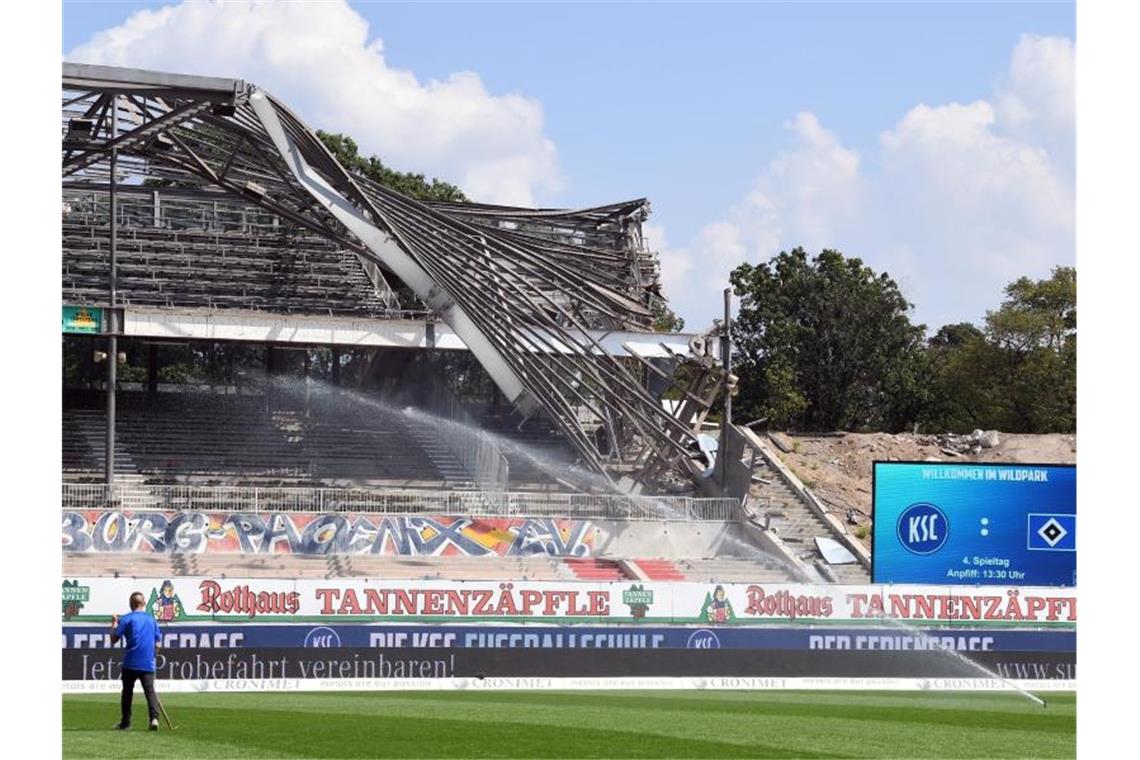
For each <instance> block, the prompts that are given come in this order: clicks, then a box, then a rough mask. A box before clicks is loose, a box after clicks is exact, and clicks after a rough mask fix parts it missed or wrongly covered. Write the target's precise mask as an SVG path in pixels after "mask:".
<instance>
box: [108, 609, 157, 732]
mask: <svg viewBox="0 0 1140 760" xmlns="http://www.w3.org/2000/svg"><path fill="white" fill-rule="evenodd" d="M130 604H131V611H130V612H129V613H127V614H126V615H123V617H122V619H120V618H119V616H118V615H112V616H111V643H112V644H118V643H119V639H126V641H127V644H126V652H125V653H124V655H123V696H122V699H121V701H120V704H121V706H122V711H123V718H122V720H120V721H119V725H117V726H115V728H117V729H119V730H121V731H123V730H126V729H128V728H130V727H131V702H132V701H134V697H135V681H141V682H142V687H143V693H144V694H146V706H147V709H148V710H149V711H150V730H151V731H157V730H158V697H157V696H156V695H155V693H154V652H155V649H156V648H157V647H158V642H159V632H158V622H157V621H156V620H155V619H154V616H153V615H151V614H150V613H148V612H147V611H146V610H145V609H144V608H145V607H146V599H145V598H144V597H143V595H142V594H140V593H139V592H138V591H136V592H135V593H133V594H131V601H130Z"/></svg>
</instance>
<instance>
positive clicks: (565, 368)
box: [61, 63, 723, 485]
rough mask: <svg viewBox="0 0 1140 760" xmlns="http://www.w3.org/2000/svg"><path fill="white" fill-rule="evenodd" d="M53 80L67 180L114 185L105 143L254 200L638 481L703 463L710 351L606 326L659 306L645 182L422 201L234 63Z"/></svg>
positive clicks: (148, 170) (591, 460)
mask: <svg viewBox="0 0 1140 760" xmlns="http://www.w3.org/2000/svg"><path fill="white" fill-rule="evenodd" d="M62 84H63V104H62V109H61V115H62V121H63V127H64V138H63V144H62V152H63V161H62V175H63V179H64V183H65V187H67V186H88V187H90V186H102V187H107V186H108V185H109V184H110V180H111V177H110V162H109V158H110V157H111V155H112V153H114V154H115V156H116V159H117V170H116V177H115V182H116V183H122V184H123V185H125V186H132V185H133V186H136V187H137V186H139V185H150V186H163V187H169V186H174V187H181V188H191V189H193V190H194V191H207V192H211V193H216V194H218V195H219V196H222V197H231V198H240V199H241V201H242V202H244V203H252V204H254V205H256V206H258V207H260V208H261V209H264V210H265V211H267V212H270V213H272V214H274V215H276V216H278V217H280V218H281V219H282V220H286V221H288V222H290V223H292V224H295V225H298V226H300V227H304V228H306V229H308V230H311V231H313V232H315V233H317V234H319V235H321V236H323V237H325V238H327V239H328V240H331V241H334V242H335V243H336V244H338V245H340V246H343V247H345V248H347V249H349V250H351V251H353V252H354V253H355V254H356V255H357V256H358V257H359V258H360V259H361V261H362V263H364V265H365V269H366V271H367V272H368V274H369V277H370V278H371V279H372V281H373V284H374V285H376V287H377V290H378V291H379V292H381V293H387V294H388V295H389V296H391V297H392V298H393V299H394V298H395V296H394V290H393V288H392V286H391V285H390V282H394V281H396V280H398V281H399V282H401V283H403V284H404V285H405V286H407V287H409V288H410V289H411V290H412V291H413V292H414V293H415V294H416V296H417V297H418V298H419V299H420V300H421V301H422V302H423V303H424V304H425V305H426V306H427V307H428V308H429V309H430V310H431V311H433V312H435V313H436V314H437V315H438V316H439V317H440V318H441V319H442V320H443V321H444V322H446V323H447V324H448V325H449V326H450V328H451V329H452V330H453V331H454V333H455V334H456V335H457V336H459V338H460V339H461V340H462V342H463V343H464V344H465V345H466V346H467V347H468V348H469V349H470V350H471V351H472V353H473V354H474V355H475V357H476V358H477V359H478V360H479V362H480V363H481V364H482V365H483V367H484V368H485V369H486V370H487V372H488V374H489V375H490V377H491V378H492V379H493V380H494V382H495V384H496V385H497V386H498V388H499V389H500V390H501V391H502V392H503V393H504V395H505V396H506V397H507V398H508V399H509V400H510V401H511V402H512V403H514V404H515V405H516V406H517V407H518V408H519V409H520V410H521V411H523V412H524V413H527V414H529V413H533V412H536V411H537V410H539V409H541V410H543V411H544V412H545V413H546V415H548V416H549V417H550V419H551V420H552V421H553V422H554V423H555V424H556V425H557V426H558V427H559V428H560V429H561V431H562V432H563V434H564V435H565V436H566V437H567V439H568V440H569V441H570V442H571V443H572V444H573V445H574V447H575V448H576V449H577V451H578V453H579V454H580V455H581V457H582V460H583V461H584V463H586V464H587V465H588V466H590V467H591V468H592V469H594V470H596V471H598V472H602V473H607V474H608V475H612V474H613V473H615V472H620V473H623V474H629V475H630V476H632V480H633V484H634V485H643V484H647V483H650V482H653V481H654V480H659V479H660V478H662V477H663V476H666V475H667V474H669V473H675V474H676V473H681V474H687V475H690V476H692V475H694V473H695V472H696V471H697V469H699V468H697V467H695V466H694V465H693V463H691V462H690V461H689V457H690V456H691V453H692V452H693V451H695V450H696V449H697V441H696V435H695V434H696V431H697V429H698V428H699V424H700V422H701V420H703V418H704V416H705V414H706V413H707V411H708V409H709V407H710V406H711V404H712V401H713V399H714V398H715V396H716V394H717V392H718V391H719V390H720V389H721V387H722V385H723V373H721V372H720V371H719V370H717V369H716V368H715V367H714V362H713V359H712V357H711V356H708V355H706V354H705V352H704V351H701V352H700V353H699V355H689V356H681V355H677V354H674V355H673V356H672V360H671V361H670V362H669V365H670V366H669V367H667V368H665V370H663V369H662V367H661V366H659V364H655V363H651V362H649V361H647V360H644V359H642V361H641V362H640V363H639V364H637V363H632V362H631V360H630V359H628V358H627V359H624V360H623V359H619V358H618V357H615V356H614V355H613V354H612V353H611V352H610V351H609V350H607V348H606V346H605V345H603V341H602V340H601V339H600V338H599V333H598V331H599V330H603V331H644V330H647V329H649V327H650V325H651V323H652V320H653V314H652V311H651V308H650V302H651V299H652V298H653V297H656V296H657V295H658V288H659V283H658V269H657V262H656V259H655V257H654V255H653V254H652V253H651V252H649V251H647V250H646V249H645V247H644V245H643V242H642V240H641V239H640V233H641V225H640V223H641V221H643V220H644V219H645V217H646V216H647V214H648V204H647V203H646V202H645V201H644V200H643V199H641V200H634V201H629V202H624V203H617V204H612V205H607V206H598V207H594V208H588V209H579V210H558V209H537V210H536V209H520V208H511V207H503V206H491V205H482V204H476V203H471V204H467V203H463V204H459V203H424V202H420V201H417V200H414V199H411V198H408V197H405V196H403V195H401V194H400V193H398V192H396V191H394V190H392V189H389V188H387V187H385V186H383V185H380V184H378V183H376V182H373V181H371V180H369V179H367V178H364V177H361V176H358V175H355V174H352V173H350V172H348V171H347V170H346V169H345V168H344V167H343V166H341V164H340V163H338V162H337V160H336V159H335V157H334V156H333V155H332V154H331V153H330V152H329V150H328V149H327V148H326V147H325V145H324V144H323V143H322V141H321V140H320V139H319V138H318V137H317V135H316V133H315V132H314V130H313V129H311V128H310V127H308V126H307V125H306V124H305V123H304V122H302V121H301V120H300V119H299V118H298V117H297V116H296V115H294V114H293V113H292V112H291V111H290V110H289V109H288V108H287V107H286V106H285V105H284V104H283V103H281V102H280V101H278V100H277V99H275V98H274V97H273V96H272V95H270V94H269V93H267V92H265V91H264V90H261V89H260V88H258V87H256V86H255V85H252V84H249V83H247V82H244V81H242V80H239V79H224V78H216V77H198V76H187V75H179V74H167V73H160V72H152V71H141V70H136V69H124V68H117V67H108V66H91V65H83V64H70V63H65V64H64V66H63V78H62ZM114 123H119V124H124V125H126V127H125V129H113V128H112V124H114ZM627 353H629V354H632V355H633V356H634V357H637V353H636V352H635V351H632V350H630V351H628V352H627ZM670 353H671V354H672V353H673V352H670ZM684 363H688V364H689V365H690V367H695V368H696V370H697V371H696V372H689V373H687V375H688V377H687V378H686V383H687V385H686V387H683V388H681V389H680V395H681V396H682V397H683V399H684V400H683V403H679V404H677V405H676V407H677V410H676V413H675V414H670V413H669V412H667V411H666V410H665V409H663V408H662V405H661V403H660V401H659V400H658V398H657V397H656V396H655V395H654V394H652V393H651V392H649V391H648V390H647V389H646V387H645V384H644V383H643V382H642V380H641V378H640V375H641V373H642V372H644V371H651V372H653V373H656V374H658V375H664V376H666V377H665V379H667V380H669V381H670V382H672V375H673V372H670V371H667V370H669V369H672V370H676V369H677V367H678V366H680V365H681V364H684ZM583 420H590V421H592V423H593V425H589V424H584V423H583ZM599 429H600V431H601V432H600V434H599Z"/></svg>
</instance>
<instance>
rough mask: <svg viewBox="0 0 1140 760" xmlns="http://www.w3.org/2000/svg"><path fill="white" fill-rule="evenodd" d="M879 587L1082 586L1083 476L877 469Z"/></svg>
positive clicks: (938, 467)
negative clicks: (1079, 582)
mask: <svg viewBox="0 0 1140 760" xmlns="http://www.w3.org/2000/svg"><path fill="white" fill-rule="evenodd" d="M873 467H874V486H873V488H872V491H873V496H872V498H873V507H872V518H873V525H874V531H873V534H872V536H873V539H874V543H873V546H872V549H871V560H872V571H871V574H872V580H873V581H874V582H875V583H946V584H956V585H958V584H960V585H975V584H995V585H1024V586H1075V585H1076V584H1077V468H1076V466H1075V465H1057V464H990V463H986V464H982V463H978V462H963V463H946V462H875V463H874V465H873Z"/></svg>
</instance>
